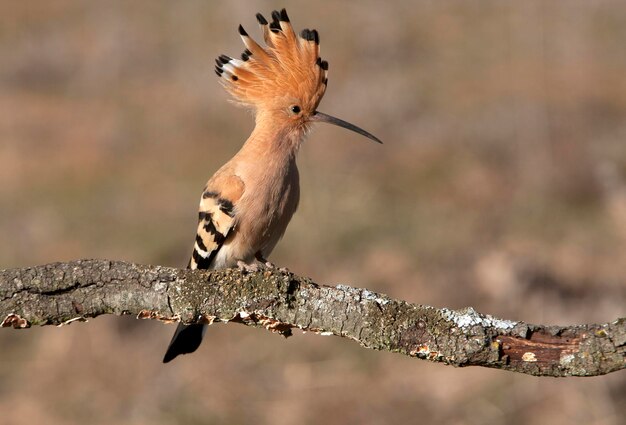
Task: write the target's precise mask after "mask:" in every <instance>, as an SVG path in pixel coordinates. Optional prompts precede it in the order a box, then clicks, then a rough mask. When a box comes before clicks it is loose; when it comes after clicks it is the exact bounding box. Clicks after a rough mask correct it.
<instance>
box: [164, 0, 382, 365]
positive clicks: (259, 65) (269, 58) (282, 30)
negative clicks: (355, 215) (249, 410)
mask: <svg viewBox="0 0 626 425" xmlns="http://www.w3.org/2000/svg"><path fill="white" fill-rule="evenodd" d="M256 18H257V20H258V22H259V24H260V26H261V30H262V32H263V38H264V40H265V44H266V47H262V46H261V45H259V44H258V43H257V42H256V41H254V40H253V39H252V38H251V37H250V36H249V35H248V33H247V32H246V31H245V30H244V29H243V27H242V26H241V25H240V26H239V34H240V35H241V39H242V40H243V43H244V44H245V46H246V50H245V51H244V53H243V54H242V55H241V59H233V58H231V57H228V56H226V55H221V56H219V57H218V58H217V59H216V63H217V66H216V67H215V72H216V74H217V76H218V77H219V80H220V83H221V84H222V85H223V86H224V88H225V89H226V91H227V92H228V93H230V94H231V96H232V97H233V98H234V100H235V102H236V103H238V104H240V105H243V106H246V107H248V108H251V109H252V110H253V111H254V112H255V119H256V125H255V127H254V130H253V132H252V134H251V135H250V137H249V138H248V140H247V141H246V142H245V143H244V145H243V147H242V148H241V149H240V150H239V152H238V153H237V154H236V155H235V156H234V157H233V158H232V159H231V160H230V161H228V162H227V163H226V164H224V165H223V166H222V167H221V168H220V169H219V170H218V171H217V172H216V173H215V174H214V175H213V177H211V178H210V179H209V181H208V183H207V184H206V186H205V188H204V191H203V192H202V197H201V199H200V210H199V222H198V229H197V233H196V240H195V244H194V246H193V253H192V256H191V259H190V260H189V266H188V267H189V268H191V269H219V268H227V267H236V266H238V267H240V268H244V269H247V268H258V267H259V266H263V265H265V264H266V262H267V260H266V259H267V258H268V256H269V255H270V253H271V252H272V250H273V249H274V247H275V246H276V244H277V243H278V241H279V240H280V238H281V237H282V236H283V234H284V233H285V229H286V228H287V224H288V223H289V221H290V220H291V217H292V216H293V214H294V212H295V211H296V208H297V207H298V201H299V197H300V187H299V177H298V168H297V167H296V154H297V152H298V148H299V147H300V144H301V143H302V141H303V140H304V138H305V136H306V134H307V133H308V131H309V129H310V127H311V125H312V124H313V123H316V122H325V123H330V124H335V125H338V126H340V127H344V128H346V129H349V130H352V131H355V132H357V133H359V134H362V135H363V136H365V137H368V138H370V139H372V140H374V141H376V142H378V143H382V142H381V141H380V140H379V139H378V138H376V137H375V136H373V135H371V134H370V133H368V132H366V131H365V130H362V129H361V128H359V127H356V126H355V125H352V124H350V123H348V122H346V121H343V120H340V119H338V118H335V117H332V116H330V115H326V114H323V113H321V112H319V111H318V110H317V106H318V104H319V103H320V101H321V100H322V97H323V96H324V92H325V91H326V86H327V82H328V77H327V74H328V63H327V62H326V61H323V60H322V59H321V58H320V56H319V51H320V48H319V42H320V39H319V35H318V32H317V31H316V30H308V29H305V30H303V31H302V32H301V33H300V35H299V36H298V35H297V34H295V33H294V30H293V28H292V26H291V23H290V22H289V17H288V16H287V12H286V11H285V9H283V10H281V11H280V12H278V11H274V12H272V22H268V21H267V20H266V19H265V18H264V17H263V15H261V14H260V13H259V14H257V15H256ZM268 264H269V263H268ZM206 326H207V325H203V324H191V325H185V324H182V323H179V324H178V328H177V329H176V332H175V334H174V336H173V338H172V341H171V342H170V345H169V347H168V349H167V352H166V353H165V357H164V358H163V362H164V363H167V362H169V361H171V360H172V359H174V358H175V357H176V356H178V355H179V354H187V353H192V352H194V351H195V350H196V349H197V348H198V347H199V346H200V343H201V342H202V337H203V335H204V331H205V330H206Z"/></svg>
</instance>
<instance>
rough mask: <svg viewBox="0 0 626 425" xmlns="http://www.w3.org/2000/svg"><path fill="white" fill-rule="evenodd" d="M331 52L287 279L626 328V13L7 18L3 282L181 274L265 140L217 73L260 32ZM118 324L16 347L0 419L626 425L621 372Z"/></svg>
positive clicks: (503, 6) (0, 206)
mask: <svg viewBox="0 0 626 425" xmlns="http://www.w3.org/2000/svg"><path fill="white" fill-rule="evenodd" d="M284 6H286V7H287V9H288V11H289V13H290V16H291V19H292V22H293V23H294V26H295V27H296V29H297V30H300V29H302V28H305V27H308V28H317V29H318V30H319V31H320V34H321V40H322V55H323V58H324V59H327V60H328V61H329V63H330V83H329V89H328V91H327V94H326V97H325V99H324V101H323V102H322V105H321V107H320V109H321V110H322V111H324V112H327V113H330V114H335V115H337V116H339V117H341V118H344V119H346V120H349V121H351V122H354V123H355V124H358V125H362V126H363V127H364V128H366V129H367V130H369V131H371V132H373V133H374V134H376V135H377V136H379V137H380V138H381V139H383V140H384V141H385V145H383V146H377V145H375V144H373V143H370V142H368V141H367V140H366V139H363V138H361V137H359V136H357V135H353V134H350V133H348V132H346V131H344V130H341V129H339V128H335V127H324V128H322V126H319V127H318V128H316V129H315V131H314V132H313V133H312V134H311V135H310V137H309V139H308V140H307V142H306V143H305V145H304V146H303V148H302V150H301V153H300V158H299V165H300V171H301V176H302V194H303V196H302V201H301V206H300V210H299V212H298V213H297V214H296V216H295V218H294V220H293V222H292V224H291V226H290V228H289V229H288V231H287V234H286V237H285V238H284V240H283V241H282V242H281V244H279V247H278V248H277V250H276V251H275V253H274V255H273V256H272V258H271V260H272V261H273V262H275V263H277V264H278V265H281V266H287V267H289V268H290V269H291V270H293V271H294V272H296V273H298V274H302V275H308V276H311V277H312V278H314V279H315V280H316V281H318V282H321V283H327V284H336V283H345V284H351V285H353V286H360V287H367V288H369V289H371V290H375V291H379V292H384V293H387V294H390V295H392V296H393V297H396V298H401V299H405V300H407V301H410V302H415V303H423V304H431V305H435V306H447V307H450V308H460V307H464V306H468V305H471V306H473V307H475V308H476V309H477V310H478V311H481V312H485V313H490V314H493V315H496V316H499V317H504V318H507V319H514V320H524V321H528V322H535V323H550V324H570V323H584V322H602V321H609V320H612V319H615V318H617V317H619V316H620V315H621V316H623V315H624V313H625V311H626V310H625V307H624V306H625V305H626V284H625V279H626V278H625V276H626V48H625V47H624V46H626V6H624V3H621V2H617V1H616V2H610V1H594V2H582V1H577V2H572V1H568V2H565V1H564V2H534V1H529V2H500V1H477V2H461V1H458V2H420V3H418V2H404V3H400V2H397V3H391V4H387V5H383V4H382V3H381V2H377V1H363V2H342V3H339V2H330V1H316V2H297V3H296V2H275V1H263V2H255V3H254V4H253V5H251V4H250V2H245V1H229V2H225V1H224V2H220V3H219V4H217V3H216V2H201V1H188V2H166V1H133V2H124V1H114V2H89V3H85V2H78V1H76V2H74V1H61V0H57V1H54V2H48V1H39V2H18V1H8V0H4V1H2V13H1V14H0V240H1V241H2V243H0V267H1V268H11V267H21V266H28V265H35V264H43V263H48V262H53V261H63V260H70V259H77V258H109V259H119V260H127V261H133V262H139V263H150V264H162V265H168V266H179V267H182V266H184V265H185V264H186V262H187V256H188V255H189V254H190V252H191V246H192V240H193V236H194V231H195V225H196V208H197V203H198V199H199V195H200V191H201V189H202V187H203V185H204V183H205V181H206V179H207V178H208V177H209V176H210V175H211V174H212V173H213V172H214V171H215V170H216V169H217V168H218V167H219V165H221V164H222V163H223V162H224V161H226V160H227V159H228V158H229V157H230V156H231V155H233V154H234V153H235V152H236V151H237V149H238V148H239V146H240V145H241V144H242V143H243V141H244V140H245V139H246V137H247V136H248V134H249V132H250V130H251V129H252V126H253V120H252V118H251V116H250V115H249V114H248V113H247V112H246V111H244V110H241V109H237V108H235V107H233V106H232V105H231V104H229V103H228V102H227V97H226V95H225V93H224V92H223V91H222V89H221V87H220V86H219V84H218V83H217V80H216V78H215V76H214V74H213V59H214V57H216V56H217V55H219V54H220V53H226V54H229V55H236V54H239V53H240V52H241V51H242V50H243V47H242V44H241V42H240V40H239V37H238V34H237V25H238V24H239V23H242V24H243V25H244V26H245V27H246V28H247V29H248V30H249V32H250V33H251V34H254V35H255V36H257V38H258V31H257V29H256V20H255V19H254V14H255V13H256V12H258V11H260V12H263V13H264V14H265V15H266V16H268V15H269V14H270V12H271V10H272V9H274V8H280V7H284ZM173 330H174V326H165V325H163V324H161V323H156V322H150V321H141V322H139V321H136V320H134V319H132V318H118V317H104V318H98V319H94V320H90V322H89V323H88V324H73V325H71V326H67V327H63V328H61V329H57V328H54V327H46V328H36V329H30V330H28V331H24V332H17V331H12V330H2V331H1V332H0V346H1V349H0V423H2V424H5V423H6V424H23V423H46V424H66V423H68V424H74V423H85V422H86V423H92V424H105V423H128V424H147V423H150V424H166V423H187V424H217V423H224V424H245V423H252V422H254V423H271V424H294V423H299V424H316V423H327V424H355V423H371V424H383V423H417V422H419V423H446V424H504V423H506V424H513V425H515V424H527V423H537V424H538V423H550V424H605V425H612V424H615V425H617V424H622V423H623V420H624V417H625V415H626V379H625V378H626V375H625V374H624V373H623V372H622V373H615V374H613V375H609V376H605V377H598V378H588V379H546V378H543V379H538V378H534V377H529V376H521V375H516V374H512V373H506V372H500V371H493V370H487V369H479V368H469V369H454V368H451V367H446V366H443V365H437V364H431V363H427V362H424V361H418V360H414V359H409V358H405V357H402V356H400V355H395V354H390V353H381V352H374V351H369V350H365V349H362V348H360V347H359V346H358V345H356V344H354V343H352V342H349V341H347V340H342V339H339V338H331V337H327V338H325V337H320V336H315V335H310V334H306V335H301V334H297V335H295V336H294V337H293V338H290V339H289V340H283V339H281V338H280V337H278V336H276V335H273V334H270V333H267V332H262V331H259V330H254V329H248V328H246V327H244V326H240V325H215V326H213V327H212V328H211V329H210V330H209V333H208V334H207V338H206V339H205V343H204V345H203V346H202V347H201V349H200V350H199V352H198V353H196V354H195V355H193V356H186V357H183V358H180V359H177V360H176V361H175V362H173V363H172V364H169V365H167V366H164V365H162V364H161V358H162V355H163V353H164V350H165V348H166V345H167V343H168V342H169V339H170V337H171V334H172V332H173Z"/></svg>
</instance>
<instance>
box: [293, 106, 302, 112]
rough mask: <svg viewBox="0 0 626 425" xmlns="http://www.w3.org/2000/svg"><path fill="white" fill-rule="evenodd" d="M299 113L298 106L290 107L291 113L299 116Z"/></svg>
mask: <svg viewBox="0 0 626 425" xmlns="http://www.w3.org/2000/svg"><path fill="white" fill-rule="evenodd" d="M300 111H301V109H300V107H299V106H298V105H293V106H292V107H291V112H293V113H294V114H299V113H300Z"/></svg>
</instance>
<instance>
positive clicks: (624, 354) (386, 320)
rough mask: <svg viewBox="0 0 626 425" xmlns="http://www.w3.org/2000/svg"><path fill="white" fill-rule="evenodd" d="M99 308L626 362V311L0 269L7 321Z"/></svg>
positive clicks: (253, 276)
mask: <svg viewBox="0 0 626 425" xmlns="http://www.w3.org/2000/svg"><path fill="white" fill-rule="evenodd" d="M101 314H118V315H121V314H132V315H135V316H137V317H138V318H151V319H159V320H163V321H167V322H171V321H177V320H179V319H180V320H183V321H184V322H187V323H192V322H196V321H200V322H206V323H213V322H215V321H233V322H239V323H243V324H245V325H249V326H259V327H265V328H266V329H269V330H271V331H272V332H277V333H279V334H282V335H284V336H290V335H291V329H292V328H300V329H302V330H303V331H311V332H316V333H319V334H323V335H331V334H332V335H337V336H342V337H346V338H350V339H353V340H355V341H357V342H358V343H359V344H361V345H362V346H363V347H366V348H372V349H375V350H385V351H392V352H398V353H402V354H405V355H408V356H412V357H418V358H422V359H428V360H431V361H436V362H442V363H445V364H449V365H454V366H485V367H491V368H496V369H505V370H510V371H514V372H521V373H527V374H531V375H537V376H595V375H602V374H606V373H610V372H614V371H617V370H620V369H624V368H626V318H621V319H618V320H616V321H614V322H611V323H604V324H589V325H579V326H566V327H558V326H543V325H531V324H526V323H523V322H512V321H508V320H501V319H496V318H494V317H491V316H487V315H483V314H480V313H477V312H476V311H474V309H472V308H471V307H470V308H466V309H463V310H458V311H453V310H449V309H446V308H441V309H437V308H434V307H429V306H422V305H415V304H409V303H407V302H405V301H399V300H394V299H391V298H389V297H388V296H386V295H382V294H377V293H375V292H371V291H368V290H366V289H359V288H352V287H349V286H343V285H338V286H335V287H331V286H325V285H319V284H316V283H314V282H312V281H311V280H310V279H307V278H303V277H299V276H296V275H294V274H293V273H289V272H282V271H279V270H264V271H260V272H256V273H244V272H240V271H239V270H234V269H229V270H219V271H215V270H214V271H202V270H181V269H174V268H168V267H161V266H144V265H137V264H130V263H125V262H120V261H107V260H78V261H72V262H68V263H54V264H48V265H43V266H36V267H28V268H22V269H8V270H0V319H1V318H4V320H3V322H2V326H3V327H8V326H12V327H15V328H26V327H29V326H31V325H53V324H54V325H59V324H64V323H68V322H71V321H73V320H83V319H84V318H86V317H96V316H99V315H101Z"/></svg>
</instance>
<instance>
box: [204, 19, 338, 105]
mask: <svg viewBox="0 0 626 425" xmlns="http://www.w3.org/2000/svg"><path fill="white" fill-rule="evenodd" d="M256 18H257V20H258V21H259V24H260V25H261V30H262V31H263V38H264V39H265V44H266V47H262V46H261V45H259V44H258V43H257V42H256V41H254V40H253V39H252V38H251V37H250V36H249V35H248V33H247V32H246V31H245V30H244V29H243V27H242V26H241V25H240V26H239V34H240V35H241V38H242V40H243V42H244V44H245V45H246V50H245V51H244V52H243V53H242V54H241V59H234V58H231V57H229V56H226V55H220V56H219V57H218V58H217V59H216V63H217V66H216V67H215V72H216V73H217V75H218V76H219V77H220V82H221V83H222V85H223V86H224V87H225V88H226V90H227V91H228V92H229V93H230V94H231V95H232V96H233V97H234V98H235V100H236V101H237V102H238V103H240V104H243V105H246V106H251V107H254V108H270V109H271V108H273V107H279V106H280V105H283V104H284V99H294V100H297V101H298V102H299V104H301V106H302V108H303V109H306V110H309V111H314V110H315V109H316V108H317V105H318V104H319V102H320V100H321V99H322V96H324V92H325V91H326V84H327V81H328V78H327V74H328V62H326V61H323V60H322V59H321V58H320V56H319V35H318V33H317V31H316V30H308V29H305V30H303V31H302V32H301V33H300V34H299V35H297V34H296V33H295V32H294V30H293V27H292V26H291V23H290V22H289V17H288V16H287V12H286V11H285V9H283V10H281V11H280V12H278V11H274V12H272V22H268V21H267V20H266V19H265V18H264V17H263V15H261V14H260V13H258V14H257V15H256Z"/></svg>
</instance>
